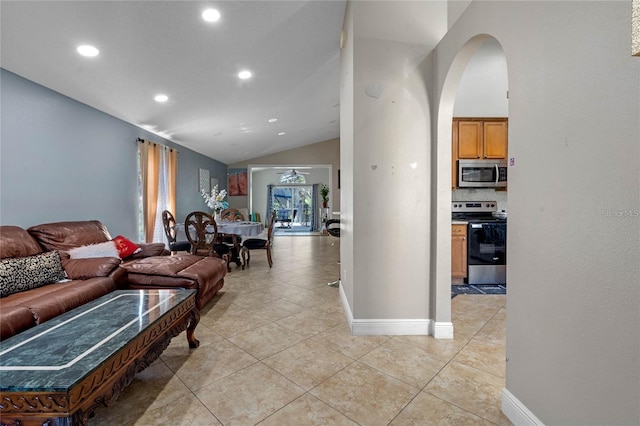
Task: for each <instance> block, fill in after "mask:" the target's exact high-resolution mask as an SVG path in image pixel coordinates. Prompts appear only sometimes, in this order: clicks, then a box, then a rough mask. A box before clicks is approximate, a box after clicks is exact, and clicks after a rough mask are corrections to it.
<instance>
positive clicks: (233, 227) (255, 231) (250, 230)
mask: <svg viewBox="0 0 640 426" xmlns="http://www.w3.org/2000/svg"><path fill="white" fill-rule="evenodd" d="M216 226H217V228H218V235H220V234H226V235H230V236H231V238H232V241H233V246H234V247H235V249H236V250H235V254H236V258H234V259H232V260H233V261H235V262H236V263H239V262H240V258H239V257H238V256H237V255H238V253H240V238H238V237H254V236H257V235H260V233H262V231H263V229H264V226H263V225H262V222H251V221H246V220H241V221H236V222H231V221H227V220H220V221H216ZM174 229H175V230H176V231H178V232H184V230H185V224H184V223H182V222H178V223H176V224H175V226H174ZM207 231H209V232H212V233H213V231H214V229H213V226H211V225H208V226H207ZM190 232H193V231H190ZM192 236H194V235H193V234H192ZM194 237H195V236H194Z"/></svg>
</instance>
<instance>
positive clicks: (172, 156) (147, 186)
mask: <svg viewBox="0 0 640 426" xmlns="http://www.w3.org/2000/svg"><path fill="white" fill-rule="evenodd" d="M139 142H140V143H139V144H138V197H139V201H140V204H139V210H138V218H139V221H138V233H139V235H138V238H139V240H140V241H144V242H147V243H150V242H164V243H165V244H167V243H168V241H167V237H166V235H165V234H164V228H163V224H162V211H163V210H169V211H170V212H171V213H172V214H175V192H176V191H175V187H176V181H175V177H176V169H177V154H178V152H177V151H176V150H175V149H172V148H169V147H166V146H163V145H159V144H156V143H153V142H150V141H142V140H139Z"/></svg>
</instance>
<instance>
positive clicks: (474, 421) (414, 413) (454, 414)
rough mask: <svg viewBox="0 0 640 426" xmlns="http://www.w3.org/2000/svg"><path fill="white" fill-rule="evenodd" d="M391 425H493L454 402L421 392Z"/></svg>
mask: <svg viewBox="0 0 640 426" xmlns="http://www.w3.org/2000/svg"><path fill="white" fill-rule="evenodd" d="M390 425H391V426H416V425H420V426H474V425H478V426H491V425H493V423H491V422H488V421H487V420H484V419H482V418H480V417H478V416H476V415H474V414H472V413H469V412H467V411H465V410H463V409H461V408H459V407H456V406H455V405H453V404H450V403H448V402H446V401H443V400H441V399H439V398H436V397H435V396H433V395H430V394H428V393H425V392H420V393H419V394H418V395H417V396H416V397H415V398H414V399H413V400H412V401H411V402H410V403H409V405H407V406H406V407H405V409H404V410H402V411H401V412H400V414H398V417H396V418H395V419H393V421H392V422H391V423H390Z"/></svg>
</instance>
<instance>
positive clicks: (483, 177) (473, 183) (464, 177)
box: [458, 160, 507, 188]
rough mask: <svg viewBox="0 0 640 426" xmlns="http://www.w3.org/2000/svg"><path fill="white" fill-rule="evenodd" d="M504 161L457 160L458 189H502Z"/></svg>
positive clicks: (504, 172)
mask: <svg viewBox="0 0 640 426" xmlns="http://www.w3.org/2000/svg"><path fill="white" fill-rule="evenodd" d="M505 186H507V162H506V160H458V187H459V188H504V187H505Z"/></svg>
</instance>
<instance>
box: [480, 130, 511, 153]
mask: <svg viewBox="0 0 640 426" xmlns="http://www.w3.org/2000/svg"><path fill="white" fill-rule="evenodd" d="M483 130H484V135H483V136H484V152H483V158H490V159H502V160H506V158H507V134H508V130H507V122H506V121H485V122H484V129H483Z"/></svg>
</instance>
